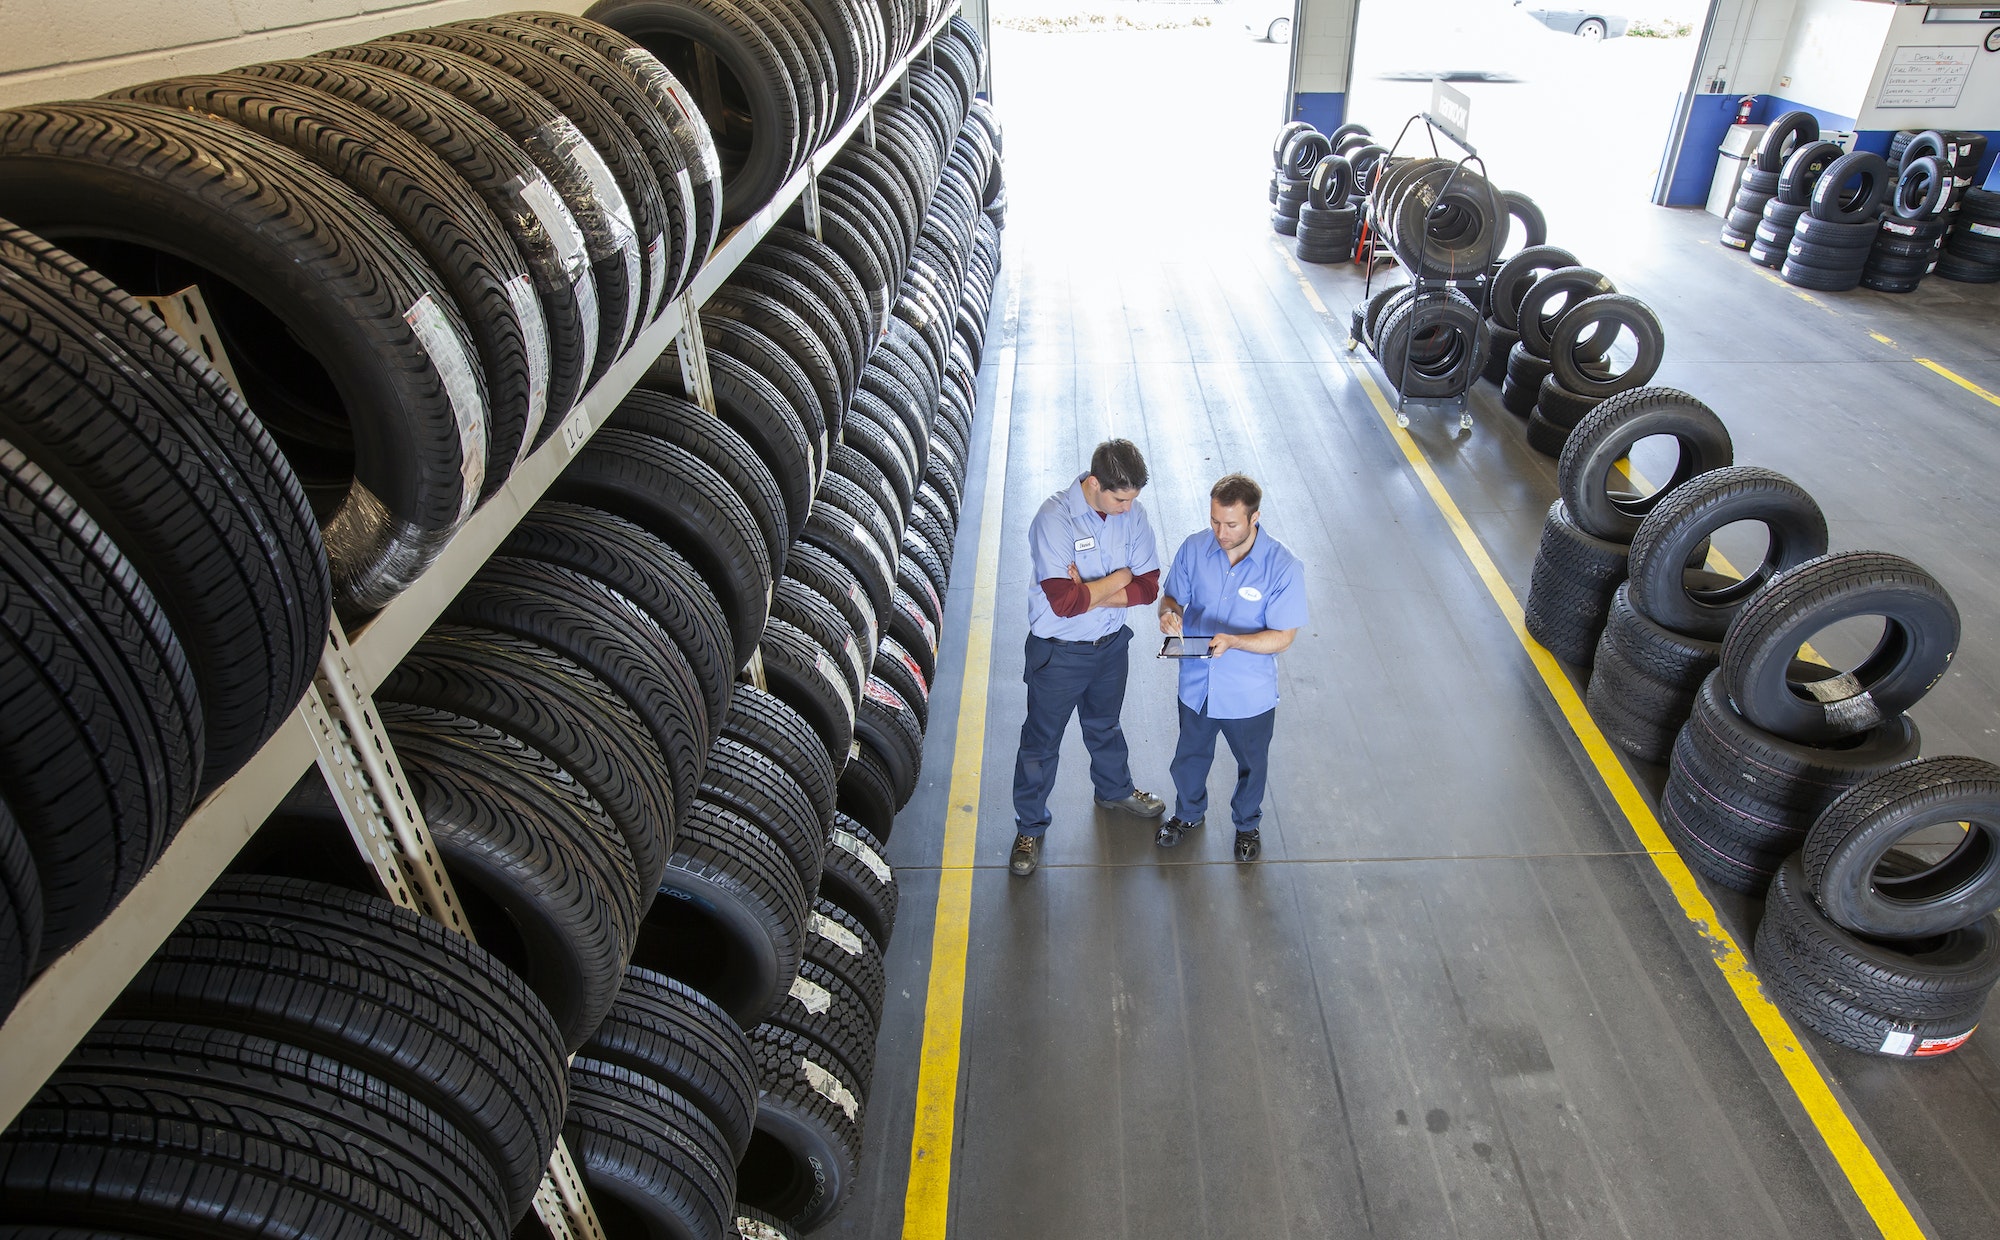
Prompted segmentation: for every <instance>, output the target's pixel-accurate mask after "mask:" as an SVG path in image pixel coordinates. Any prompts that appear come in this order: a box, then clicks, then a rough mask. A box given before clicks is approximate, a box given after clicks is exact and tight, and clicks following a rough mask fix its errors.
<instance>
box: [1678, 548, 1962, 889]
mask: <svg viewBox="0 0 2000 1240" xmlns="http://www.w3.org/2000/svg"><path fill="white" fill-rule="evenodd" d="M1860 616H1879V617H1881V620H1882V623H1883V635H1882V639H1881V641H1880V643H1879V644H1878V646H1877V647H1876V649H1875V650H1874V651H1873V652H1872V653H1871V654H1870V655H1868V656H1867V657H1865V658H1862V659H1860V660H1858V661H1855V662H1854V666H1853V667H1852V669H1851V670H1847V671H1840V670H1837V669H1833V668H1829V667H1826V666H1824V665H1823V664H1821V663H1819V662H1814V661H1806V660H1802V659H1799V658H1798V657H1797V654H1798V651H1799V649H1800V646H1801V645H1802V644H1803V643H1804V641H1805V639H1806V638H1807V637H1809V636H1811V635H1812V634H1814V633H1817V632H1819V631H1820V630H1822V629H1825V628H1827V627H1829V626H1831V625H1833V624H1835V623H1837V622H1838V621H1839V620H1842V619H1848V618H1853V617H1860ZM1958 631H1959V627H1958V612H1957V610H1956V608H1954V607H1953V605H1952V601H1951V598H1950V596H1949V595H1948V594H1946V593H1945V591H1944V589H1943V587H1941V586H1940V585H1939V584H1938V583H1937V581H1936V579H1934V578H1933V577H1931V576H1930V574H1928V573H1926V572H1924V570H1923V569H1921V568H1919V567H1918V566H1917V565H1915V564H1912V563H1910V562H1909V561H1907V560H1904V559H1902V558H1900V557H1898V556H1894V555H1889V554H1886V553H1882V552H1874V551H1844V552H1834V553H1830V554H1827V555H1823V556H1819V557H1817V558H1814V559H1810V560H1807V561H1805V562H1804V563H1802V564H1798V565H1796V566H1794V567H1792V568H1789V569H1786V570H1785V571H1783V572H1779V573H1777V574H1775V575H1773V576H1772V577H1771V578H1770V579H1769V580H1768V581H1767V582H1765V583H1764V585H1763V586H1762V587H1761V588H1760V589H1759V590H1758V591H1757V593H1756V594H1754V595H1752V596H1751V597H1750V599H1749V601H1748V602H1746V603H1745V604H1744V605H1743V607H1742V609H1741V610H1740V611H1739V612H1738V613H1737V614H1736V616H1735V618H1734V619H1733V620H1732V621H1731V622H1730V625H1729V629H1728V632H1727V634H1726V635H1725V636H1724V638H1723V642H1722V651H1721V658H1720V664H1719V666H1718V668H1717V670H1716V671H1715V672H1713V673H1711V674H1710V676H1709V678H1708V679H1707V680H1706V681H1705V682H1703V685H1702V688H1701V691H1700V693H1699V694H1698V695H1697V697H1696V699H1695V703H1694V708H1693V713H1692V714H1691V716H1690V717H1689V720H1688V723H1687V726H1686V727H1685V728H1684V729H1682V731H1681V735H1680V737H1679V738H1678V739H1677V740H1676V741H1675V742H1674V752H1673V760H1672V763H1671V764H1670V767H1669V771H1668V779H1667V787H1666V791H1665V792H1664V793H1663V794H1662V795H1661V798H1660V809H1661V819H1662V822H1663V824H1664V825H1665V827H1666V828H1667V832H1668V834H1669V835H1670V836H1671V837H1673V839H1674V842H1675V844H1676V845H1677V846H1678V847H1679V848H1680V849H1681V853H1682V855H1683V856H1684V857H1685V858H1686V859H1687V862H1688V865H1689V866H1690V867H1691V868H1693V869H1694V870H1695V871H1696V872H1697V873H1699V874H1702V875H1704V876H1705V877H1707V878H1709V879H1711V880H1712V881H1714V882H1716V883H1718V884H1721V885H1722V886H1725V887H1729V888H1731V889H1733V890H1737V891H1742V892H1746V893H1749V894H1752V895H1755V894H1760V893H1762V892H1763V890H1764V889H1765V887H1766V886H1768V885H1769V884H1770V882H1771V878H1772V875H1773V874H1774V873H1776V872H1777V870H1778V868H1779V865H1780V864H1781V863H1782V862H1783V860H1784V859H1785V858H1786V857H1787V856H1789V855H1791V854H1792V853H1795V852H1797V851H1798V850H1799V848H1800V847H1801V846H1802V844H1803V843H1804V841H1805V839H1806V834H1807V831H1808V830H1809V829H1810V828H1811V827H1812V826H1813V823H1814V822H1815V821H1816V820H1818V818H1819V817H1820V815H1821V814H1822V813H1823V812H1825V811H1826V810H1827V808H1828V807H1829V806H1830V805H1832V804H1833V802H1834V801H1835V800H1836V799H1837V798H1838V797H1840V795H1841V794H1842V793H1844V792H1846V791H1847V790H1848V789H1850V788H1852V787H1854V786H1855V785H1857V784H1860V783H1862V782H1864V781H1867V780H1869V779H1871V778H1872V777H1874V776H1876V775H1879V774H1881V773H1882V772H1884V771H1886V770H1888V769H1890V768H1892V767H1894V766H1896V765H1898V764H1901V763H1904V762H1907V761H1909V760H1910V759H1913V758H1915V757H1916V756H1917V753H1918V734H1917V729H1916V725H1915V724H1914V723H1912V722H1911V721H1910V719H1909V718H1908V716H1907V715H1906V714H1905V713H1904V712H1905V711H1907V710H1908V709H1909V707H1910V706H1912V705H1914V704H1915V703H1916V702H1917V701H1918V700H1920V699H1921V698H1922V697H1923V695H1924V694H1925V693H1926V692H1928V691H1929V689H1930V687H1931V686H1932V685H1933V684H1935V683H1936V681H1937V679H1938V678H1939V677H1941V676H1942V675H1943V674H1944V670H1945V668H1946V667H1947V666H1948V665H1949V663H1950V660H1951V656H1952V654H1953V652H1954V651H1955V649H1956V646H1957V642H1958ZM1787 642H1789V643H1790V644H1789V645H1787V644H1786V643H1787Z"/></svg>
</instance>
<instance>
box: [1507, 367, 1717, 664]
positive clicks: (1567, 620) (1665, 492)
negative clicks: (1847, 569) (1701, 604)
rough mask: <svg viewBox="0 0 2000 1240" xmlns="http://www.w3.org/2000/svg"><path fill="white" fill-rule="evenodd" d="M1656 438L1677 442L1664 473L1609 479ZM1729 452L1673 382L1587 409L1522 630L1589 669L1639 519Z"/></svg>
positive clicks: (1713, 423)
mask: <svg viewBox="0 0 2000 1240" xmlns="http://www.w3.org/2000/svg"><path fill="white" fill-rule="evenodd" d="M1655 437H1667V438H1672V439H1673V440H1674V441H1675V443H1676V446H1677V448H1678V452H1679V457H1678V460H1677V463H1676V466H1675V469H1674V472H1673V473H1672V475H1671V476H1669V477H1668V478H1667V479H1666V481H1664V482H1663V483H1662V484H1661V485H1660V486H1659V487H1657V488H1656V489H1655V490H1654V491H1653V492H1652V493H1651V494H1645V493H1641V492H1640V491H1638V490H1637V489H1636V488H1635V487H1632V484H1631V480H1630V479H1629V478H1626V479H1624V485H1622V486H1621V485H1618V484H1617V482H1616V481H1615V480H1614V477H1613V475H1614V471H1616V470H1618V469H1619V468H1620V463H1621V462H1622V461H1623V460H1624V459H1625V458H1626V456H1627V455H1628V454H1629V453H1630V451H1631V450H1632V448H1633V446H1634V445H1636V444H1638V443H1639V442H1640V441H1641V440H1644V439H1651V438H1655ZM1733 452H1734V449H1733V447H1732V445H1731V444H1730V440H1729V433H1728V431H1727V430H1726V429H1724V427H1723V426H1722V423H1721V421H1720V419H1718V418H1717V417H1716V416H1715V414H1714V412H1713V411H1712V410H1710V409H1709V408H1708V407H1707V406H1706V405H1704V404H1702V403H1701V402H1700V401H1698V400H1696V399H1695V398H1694V397H1692V396H1690V395H1688V394H1687V393H1685V392H1679V391H1675V390H1674V389H1672V388H1639V389H1635V390H1633V391H1629V392H1624V393H1621V394H1619V395H1617V396H1613V397H1611V398H1609V399H1607V400H1605V401H1604V402H1603V403H1602V404H1600V405H1599V406H1598V407H1597V408H1596V409H1594V410H1592V411H1591V413H1590V414H1589V415H1588V416H1587V417H1585V419H1584V420H1583V421H1581V422H1579V423H1578V425H1577V433H1576V434H1575V435H1574V436H1573V437H1572V438H1571V439H1570V441H1569V442H1568V443H1566V444H1565V445H1564V446H1563V449H1562V455H1561V459H1560V462H1559V465H1558V469H1557V475H1556V478H1557V488H1558V491H1559V492H1560V495H1559V498H1558V499H1557V500H1556V501H1555V503H1554V504H1552V505H1550V507H1549V514H1548V517H1547V518H1546V520H1545V521H1544V522H1543V525H1542V537H1541V544H1540V546H1539V547H1538V549H1537V551H1536V554H1535V563H1534V568H1533V570H1532V572H1531V574H1530V579H1529V589H1528V600H1527V603H1526V606H1525V607H1524V612H1525V621H1526V625H1527V629H1528V633H1529V635H1530V636H1532V637H1533V638H1534V639H1535V640H1536V641H1538V642H1540V643H1541V644H1542V645H1543V647H1545V648H1546V649H1547V650H1548V651H1549V653H1551V654H1553V655H1555V657H1556V658H1557V659H1560V660H1561V661H1562V662H1564V663H1568V664H1570V665H1572V666H1575V667H1589V666H1591V664H1592V663H1593V661H1594V660H1595V659H1596V657H1597V652H1598V648H1599V639H1600V637H1601V635H1602V634H1603V633H1604V632H1605V631H1606V625H1607V621H1608V620H1609V618H1610V617H1611V614H1612V609H1613V606H1614V603H1615V601H1616V600H1617V598H1618V596H1619V593H1620V591H1621V589H1622V587H1623V584H1624V582H1625V579H1626V576H1627V573H1628V559H1629V555H1630V545H1631V542H1632V539H1633V537H1634V535H1636V534H1637V533H1638V531H1639V528H1640V526H1641V524H1642V523H1643V521H1644V520H1645V519H1646V518H1647V516H1648V514H1650V513H1652V512H1653V511H1655V510H1656V509H1657V508H1658V507H1659V506H1660V505H1661V504H1662V503H1664V502H1666V501H1667V500H1668V499H1669V498H1670V497H1671V496H1672V495H1673V494H1674V493H1675V491H1676V490H1677V489H1678V488H1680V487H1682V486H1684V485H1685V484H1687V482H1688V481H1689V480H1690V479H1692V478H1695V477H1698V476H1700V475H1702V474H1705V473H1707V472H1708V471H1710V470H1714V469H1720V468H1722V467H1725V466H1727V465H1729V464H1730V463H1731V461H1732V459H1733ZM1627 488H1631V489H1627ZM1704 551H1705V548H1704ZM1626 610H1628V611H1629V607H1628V608H1627V609H1626ZM1621 653H1623V645H1622V643H1621Z"/></svg>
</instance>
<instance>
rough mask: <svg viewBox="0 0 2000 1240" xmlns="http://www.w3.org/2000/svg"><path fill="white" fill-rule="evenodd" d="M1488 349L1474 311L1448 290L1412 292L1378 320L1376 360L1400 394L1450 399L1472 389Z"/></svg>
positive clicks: (1459, 295) (1488, 342)
mask: <svg viewBox="0 0 2000 1240" xmlns="http://www.w3.org/2000/svg"><path fill="white" fill-rule="evenodd" d="M1491 347H1492V338H1491V336H1489V335H1488V333H1487V330H1486V320H1485V319H1484V318H1481V317H1480V314H1479V309H1478V307H1476V306H1474V305H1473V304H1472V302H1471V300H1470V299H1468V298H1467V297H1466V296H1465V294H1463V293H1460V292H1459V291H1458V290H1456V289H1448V290H1443V291H1439V292H1423V293H1416V294H1413V295H1412V296H1410V297H1407V298H1404V299H1403V300H1401V301H1400V302H1399V303H1397V305H1396V306H1395V308H1394V309H1392V310H1390V311H1389V312H1388V315H1387V317H1385V318H1384V319H1383V320H1382V321H1381V324H1380V327H1379V329H1378V337H1377V340H1376V344H1375V356H1376V358H1377V360H1379V361H1380V362H1381V363H1382V373H1383V374H1385V375H1387V376H1388V378H1389V382H1391V383H1392V384H1395V385H1396V387H1397V390H1399V391H1400V392H1402V394H1403V395H1404V396H1406V397H1410V398H1412V399H1418V400H1426V399H1449V398H1452V397H1457V396H1463V395H1464V394H1465V393H1466V392H1469V391H1471V390H1472V385H1473V383H1474V382H1475V381H1477V380H1478V378H1479V376H1480V374H1481V373H1482V372H1483V371H1484V370H1485V368H1486V353H1487V350H1488V349H1490V348H1491ZM1406 385H1407V386H1406Z"/></svg>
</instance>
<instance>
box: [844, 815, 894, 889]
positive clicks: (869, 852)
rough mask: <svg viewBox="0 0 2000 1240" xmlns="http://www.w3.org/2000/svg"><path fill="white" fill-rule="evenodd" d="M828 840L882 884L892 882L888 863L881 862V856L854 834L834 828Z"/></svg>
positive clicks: (891, 873)
mask: <svg viewBox="0 0 2000 1240" xmlns="http://www.w3.org/2000/svg"><path fill="white" fill-rule="evenodd" d="M829 838H831V839H832V841H833V846H834V847H835V848H838V849H840V850H841V851H842V852H844V853H847V854H848V855H850V856H852V857H853V858H854V859H855V860H857V861H859V862H861V864H862V865H865V866H867V867H868V872H869V873H871V874H873V875H874V876H875V877H876V878H878V879H880V880H881V881H882V882H884V883H888V882H891V881H893V878H894V874H893V872H892V871H891V870H890V869H889V863H888V862H886V861H884V860H882V854H881V853H878V852H876V851H875V850H874V849H872V848H870V847H868V845H866V844H864V843H862V842H861V840H860V837H858V836H856V835H855V834H854V832H852V831H842V830H839V829H838V828H836V829H835V830H834V832H833V834H832V835H831V836H830V837H829Z"/></svg>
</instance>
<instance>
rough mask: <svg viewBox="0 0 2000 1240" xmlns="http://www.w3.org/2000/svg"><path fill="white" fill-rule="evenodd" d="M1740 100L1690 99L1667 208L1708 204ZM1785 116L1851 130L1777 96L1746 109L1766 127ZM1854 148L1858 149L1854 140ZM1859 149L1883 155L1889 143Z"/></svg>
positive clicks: (1833, 117) (1835, 116)
mask: <svg viewBox="0 0 2000 1240" xmlns="http://www.w3.org/2000/svg"><path fill="white" fill-rule="evenodd" d="M1741 98H1743V96H1741V95H1696V96H1695V97H1694V108H1693V110H1692V111H1691V112H1690V113H1689V114H1688V124H1687V133H1686V135H1685V136H1684V137H1683V138H1682V139H1681V149H1680V151H1679V152H1678V156H1677V158H1676V160H1675V163H1674V179H1673V182H1672V183H1671V184H1670V185H1668V187H1667V205H1668V206H1670V207H1698V206H1701V205H1702V204H1703V203H1705V202H1707V201H1708V186H1709V183H1710V182H1712V181H1713V180H1715V165H1716V164H1717V163H1718V162H1719V161H1720V160H1721V158H1722V156H1721V154H1720V149H1721V147H1722V138H1723V135H1724V134H1726V133H1727V132H1728V131H1729V127H1730V126H1731V125H1733V124H1735V123H1736V103H1737V100H1739V99H1741ZM1787 112H1810V113H1812V114H1813V115H1814V116H1816V117H1818V118H1819V127H1820V128H1821V129H1822V130H1826V131H1833V130H1840V131H1842V132H1846V131H1850V130H1852V129H1853V128H1854V118H1853V117H1851V116H1842V115H1841V114H1840V113H1838V112H1829V111H1827V110H1826V109H1824V108H1815V107H1812V106H1810V105H1809V104H1803V103H1796V102H1794V101H1792V100H1790V99H1786V98H1784V97H1782V96H1779V95H1758V96H1757V102H1756V105H1755V106H1753V107H1752V108H1751V109H1750V122H1751V123H1752V124H1755V125H1768V124H1770V123H1771V122H1772V121H1774V120H1776V119H1777V118H1779V117H1780V116H1783V115H1784V114H1785V113H1787ZM1869 132H1873V131H1869ZM1856 145H1857V146H1859V145H1860V142H1859V139H1858V138H1857V140H1856ZM1861 149H1863V150H1868V149H1874V150H1877V151H1887V150H1888V149H1889V139H1888V137H1887V136H1886V135H1885V136H1884V137H1883V138H1882V143H1881V145H1880V146H1879V147H1875V148H1869V147H1861Z"/></svg>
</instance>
